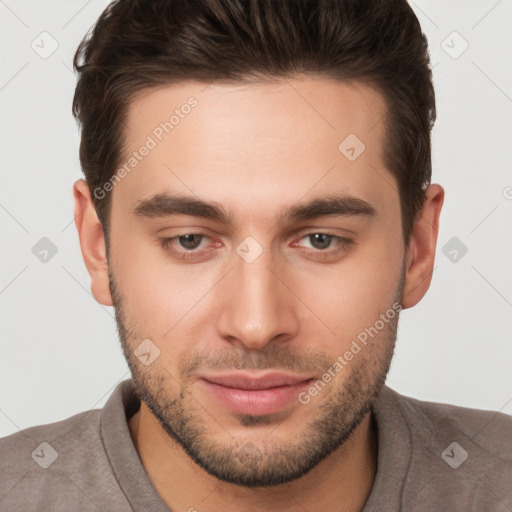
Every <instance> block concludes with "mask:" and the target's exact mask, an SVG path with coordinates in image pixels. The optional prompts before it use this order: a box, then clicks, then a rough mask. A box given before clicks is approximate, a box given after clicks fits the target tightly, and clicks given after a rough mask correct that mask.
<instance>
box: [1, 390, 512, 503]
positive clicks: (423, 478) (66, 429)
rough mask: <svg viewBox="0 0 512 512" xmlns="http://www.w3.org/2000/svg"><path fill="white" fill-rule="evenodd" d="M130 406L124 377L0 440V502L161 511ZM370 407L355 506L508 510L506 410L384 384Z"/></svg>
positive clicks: (510, 472)
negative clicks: (94, 401)
mask: <svg viewBox="0 0 512 512" xmlns="http://www.w3.org/2000/svg"><path fill="white" fill-rule="evenodd" d="M139 406H140V403H139V402H138V399H137V397H136V395H135V393H134V390H133V384H132V381H131V380H125V381H123V382H121V383H120V384H118V386H117V387H116V388H115V390H114V391H113V393H112V395H111V396H110V398H109V399H108V401H107V403H106V404H105V407H103V409H101V410H97V409H96V410H92V411H88V412H83V413H80V414H77V415H75V416H72V417H71V418H68V419H66V420H64V421H60V422H57V423H52V424H49V425H40V426H36V427H32V428H28V429H25V430H23V431H21V432H18V433H16V434H13V435H11V436H8V437H5V438H3V439H0V456H1V462H2V469H1V477H0V478H1V479H0V511H2V512H11V511H23V512H28V511H38V512H43V511H57V512H60V511H66V512H69V511H75V510H76V511H78V510H80V511H84V512H88V511H105V512H114V511H129V510H134V511H141V512H142V511H144V512H169V510H170V509H169V507H167V506H166V505H165V503H164V502H163V501H162V499H161V498H160V496H159V494H158V493H157V491H156V490H155V488H154V487H153V485H152V483H151V480H150V479H149V477H148V475H147V474H146V472H145V470H144V466H143V465H142V462H141V460H140V458H139V455H138V453H137V450H136V449H135V446H134V444H133V442H132V439H131V436H130V431H129V428H128V419H129V418H130V417H131V416H132V415H133V414H134V413H135V412H136V411H137V410H138V408H139ZM373 414H374V418H375V420H376V424H377V428H378V464H377V466H378V467H377V474H376V477H375V482H374V485H373V488H372V491H371V494H370V496H369V498H368V501H367V503H366V506H365V508H364V512H395V511H400V510H403V511H407V512H409V511H413V512H427V511H432V512H434V511H435V512H441V511H447V512H448V511H449V512H456V511H457V512H459V511H474V512H477V511H478V512H510V511H512V417H510V416H508V415H506V414H502V413H497V412H492V411H480V410H475V409H468V408H463V407H457V406H453V405H446V404H438V403H432V402H424V401H420V400H416V399H413V398H409V397H405V396H403V395H400V394H399V393H397V392H396V391H394V390H392V389H391V388H389V387H387V386H384V387H383V388H382V390H381V392H380V395H379V397H378V399H377V401H376V402H375V404H374V406H373ZM190 507H191V508H194V507H195V508H197V510H198V511H199V512H200V510H201V507H200V506H199V505H198V504H194V503H191V504H190ZM312 512H316V511H312Z"/></svg>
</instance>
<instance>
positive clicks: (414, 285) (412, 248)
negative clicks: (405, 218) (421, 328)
mask: <svg viewBox="0 0 512 512" xmlns="http://www.w3.org/2000/svg"><path fill="white" fill-rule="evenodd" d="M425 194H426V199H425V201H424V203H423V206H422V208H421V210H420V212H418V215H417V218H416V220H415V222H414V225H413V229H412V233H411V237H410V240H409V243H408V245H407V253H406V258H405V259H406V269H405V284H404V291H403V294H402V307H403V308H404V309H407V308H412V307H413V306H415V305H416V304H418V302H419V301H420V300H421V299H422V298H423V296H424V295H425V293H427V290H428V288H429V286H430V282H431V280H432V272H433V268H434V258H435V253H436V243H437V233H438V231H439V215H440V213H441V208H442V206H443V201H444V190H443V188H442V187H441V186H440V185H430V186H429V187H428V188H427V190H426V191H425Z"/></svg>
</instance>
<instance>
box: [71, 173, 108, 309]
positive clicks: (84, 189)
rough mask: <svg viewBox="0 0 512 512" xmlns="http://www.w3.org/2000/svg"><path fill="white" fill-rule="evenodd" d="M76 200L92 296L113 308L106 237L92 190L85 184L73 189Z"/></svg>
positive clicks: (78, 184) (82, 181)
mask: <svg viewBox="0 0 512 512" xmlns="http://www.w3.org/2000/svg"><path fill="white" fill-rule="evenodd" d="M73 196H74V198H75V224H76V229H77V230H78V237H79V238H80V248H81V249H82V256H83V258H84V262H85V266H86V267H87V271H88V272H89V275H90V276H91V292H92V294H93V296H94V298H95V299H96V300H97V301H98V302H99V303H101V304H103V305H104V306H112V305H113V301H112V295H111V293H110V287H109V278H108V261H107V251H106V246H105V234H104V232H103V227H102V225H101V222H100V221H99V219H98V216H97V214H96V210H95V208H94V203H93V202H92V198H91V193H90V191H89V186H88V185H87V183H86V182H85V181H84V180H78V181H76V182H75V184H74V185H73Z"/></svg>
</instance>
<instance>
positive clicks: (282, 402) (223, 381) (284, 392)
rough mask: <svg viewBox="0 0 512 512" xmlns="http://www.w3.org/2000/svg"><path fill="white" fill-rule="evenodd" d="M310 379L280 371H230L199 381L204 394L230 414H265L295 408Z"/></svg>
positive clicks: (208, 376)
mask: <svg viewBox="0 0 512 512" xmlns="http://www.w3.org/2000/svg"><path fill="white" fill-rule="evenodd" d="M312 380H313V379H312V378H311V377H310V376H298V375H291V374H286V373H280V372H261V371H258V372H255V373H253V372H246V371H245V372H231V373H229V374H223V375H213V374H212V375H204V376H202V378H201V379H200V382H201V383H202V384H203V387H204V388H205V389H206V391H207V392H208V393H209V394H210V395H212V396H213V398H214V399H215V400H216V401H217V402H220V403H221V404H222V405H224V406H226V407H227V408H228V409H230V410H231V411H232V412H235V413H239V414H250V415H264V414H273V413H277V412H280V411H282V410H284V409H286V408H289V406H290V405H292V406H293V405H298V404H299V402H298V400H297V396H298V394H299V393H300V392H301V391H302V390H303V389H304V388H305V387H307V386H308V385H309V384H310V382H311V381H312Z"/></svg>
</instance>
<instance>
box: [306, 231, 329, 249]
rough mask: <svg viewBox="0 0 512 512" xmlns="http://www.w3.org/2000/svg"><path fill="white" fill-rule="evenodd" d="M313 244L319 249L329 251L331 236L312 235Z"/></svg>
mask: <svg viewBox="0 0 512 512" xmlns="http://www.w3.org/2000/svg"><path fill="white" fill-rule="evenodd" d="M310 240H311V243H312V245H313V246H314V247H316V248H317V249H327V247H329V245H330V243H331V235H325V234H324V233H315V234H314V235H310Z"/></svg>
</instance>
